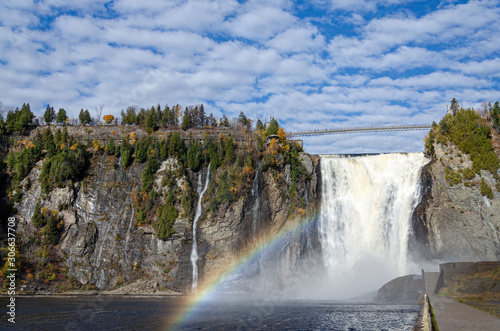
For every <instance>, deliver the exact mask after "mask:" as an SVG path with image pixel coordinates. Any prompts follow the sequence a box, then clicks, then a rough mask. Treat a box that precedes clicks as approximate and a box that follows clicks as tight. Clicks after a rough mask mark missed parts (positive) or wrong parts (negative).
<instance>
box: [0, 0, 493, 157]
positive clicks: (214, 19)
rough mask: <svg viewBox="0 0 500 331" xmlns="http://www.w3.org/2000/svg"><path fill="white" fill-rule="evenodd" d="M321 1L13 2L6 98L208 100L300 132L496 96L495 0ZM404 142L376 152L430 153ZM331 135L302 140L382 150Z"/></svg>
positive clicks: (8, 10)
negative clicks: (414, 4) (428, 2)
mask: <svg viewBox="0 0 500 331" xmlns="http://www.w3.org/2000/svg"><path fill="white" fill-rule="evenodd" d="M320 2H321V1H316V2H314V3H315V5H313V6H312V7H311V6H310V7H308V10H310V11H312V13H311V12H301V11H300V9H301V8H304V7H307V6H308V5H307V4H301V5H298V4H296V3H295V2H293V1H290V0H276V1H265V0H249V1H245V2H241V3H240V2H237V1H234V0H225V1H210V0H206V1H205V0H175V1H174V0H172V1H149V0H148V1H142V2H137V1H131V0H117V1H114V2H106V1H104V0H102V1H91V0H85V1H79V2H74V1H70V0H50V1H49V0H45V1H37V2H36V3H35V2H33V1H30V0H22V1H4V2H3V3H2V4H1V5H0V22H2V26H0V77H2V80H0V100H2V102H3V103H4V104H5V105H7V106H14V107H15V106H19V105H21V104H22V103H23V102H30V103H31V105H32V108H33V109H34V110H35V112H41V111H42V110H43V109H44V107H45V105H46V104H47V103H50V104H51V105H54V107H64V108H66V109H67V110H68V111H69V112H70V116H73V117H75V116H76V115H77V113H78V111H79V109H80V108H82V107H83V108H88V109H93V108H94V107H95V106H97V105H99V104H105V111H107V112H109V113H112V114H114V115H119V111H120V110H121V109H122V108H125V107H127V106H128V105H133V104H135V105H139V106H140V107H150V106H151V105H156V104H157V103H161V104H162V105H163V104H165V103H169V104H176V103H180V104H181V105H183V106H186V105H190V104H196V103H204V104H205V106H206V108H207V112H213V113H215V114H217V115H220V114H221V113H222V112H224V113H226V114H228V115H230V116H238V114H239V113H240V112H241V111H243V112H245V113H246V114H247V115H249V116H250V117H251V118H257V117H260V118H262V119H267V118H268V116H269V115H272V116H275V117H277V118H279V119H280V122H281V123H282V124H283V125H284V126H285V129H287V130H292V131H297V130H306V129H324V128H330V127H341V126H363V125H380V124H390V123H410V124H413V123H415V124H416V123H430V122H432V121H433V120H436V121H438V120H439V119H440V117H442V116H443V115H444V113H445V112H446V105H447V104H449V101H450V100H451V99H452V98H453V97H455V98H457V99H458V100H459V101H461V102H462V103H463V105H464V106H477V105H478V104H480V102H481V101H483V100H487V101H493V102H494V101H495V100H496V99H498V95H499V94H498V93H499V87H498V77H500V62H499V60H498V52H499V51H500V43H498V36H499V35H500V26H498V25H497V24H496V22H498V19H499V18H500V12H499V10H500V9H499V8H497V6H496V5H497V1H469V2H468V3H466V4H459V5H453V4H447V5H443V6H441V7H439V8H438V9H436V10H431V11H430V12H429V13H428V14H426V15H423V16H420V17H416V16H414V15H413V14H412V13H411V6H407V5H405V9H404V10H403V9H401V8H400V7H399V6H398V4H400V3H402V1H399V0H394V1H391V2H383V1H379V0H376V1H368V0H354V1H328V2H326V1H322V2H321V3H320ZM105 3H106V4H107V6H108V7H109V8H110V9H108V8H106V7H105V6H104V4H105ZM408 3H411V1H410V2H405V4H408ZM326 6H328V8H329V10H331V11H329V10H323V9H321V8H325V7H326ZM382 7H384V8H388V9H387V11H386V12H384V11H382V10H379V9H380V8H382ZM318 8H320V10H319V9H318ZM392 9H394V11H392ZM318 10H319V11H318ZM368 11H371V13H369V14H367V12H368ZM309 14H311V15H309ZM52 19H53V20H52ZM353 25H354V26H355V27H354V28H353ZM404 137H408V138H404ZM404 137H399V138H393V137H392V136H391V138H390V139H389V137H388V138H387V139H385V138H381V140H380V142H381V143H380V144H379V146H378V148H379V149H381V150H382V149H383V150H386V151H390V150H391V149H392V150H393V151H395V150H398V149H400V148H401V145H400V144H398V139H399V140H400V141H404V145H405V146H406V147H408V148H409V149H411V148H414V149H419V148H421V146H422V139H421V137H420V136H418V135H417V134H416V135H414V136H413V135H409V136H404ZM328 139H330V140H328ZM331 139H332V137H324V138H321V140H320V139H319V138H318V140H314V139H312V140H310V141H311V143H307V144H306V146H308V147H307V148H308V149H309V150H310V151H319V150H321V149H326V150H328V149H332V150H334V149H335V150H336V149H339V148H340V147H341V148H340V150H342V151H344V152H349V151H351V152H354V151H359V152H363V151H376V149H377V144H375V143H373V142H372V141H370V139H373V136H366V137H362V138H360V137H357V138H356V137H355V136H344V137H342V138H335V139H340V140H334V141H336V142H335V143H331V141H332V140H331ZM358 144H359V146H357V145H358ZM339 152H341V151H339Z"/></svg>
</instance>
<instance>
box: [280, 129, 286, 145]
mask: <svg viewBox="0 0 500 331" xmlns="http://www.w3.org/2000/svg"><path fill="white" fill-rule="evenodd" d="M278 138H279V139H280V143H281V144H282V145H285V143H286V133H285V130H283V128H279V130H278Z"/></svg>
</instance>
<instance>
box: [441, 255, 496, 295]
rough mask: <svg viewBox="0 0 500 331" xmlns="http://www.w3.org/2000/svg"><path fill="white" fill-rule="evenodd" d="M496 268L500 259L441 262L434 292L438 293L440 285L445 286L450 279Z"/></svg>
mask: <svg viewBox="0 0 500 331" xmlns="http://www.w3.org/2000/svg"><path fill="white" fill-rule="evenodd" d="M498 268H500V261H483V262H450V263H442V264H440V265H439V271H440V274H439V280H438V282H437V285H436V290H435V293H438V292H439V290H440V289H441V288H442V287H445V286H447V285H448V284H449V282H450V281H452V280H454V279H456V278H457V277H460V276H464V275H473V274H476V273H480V272H486V271H491V270H495V269H498Z"/></svg>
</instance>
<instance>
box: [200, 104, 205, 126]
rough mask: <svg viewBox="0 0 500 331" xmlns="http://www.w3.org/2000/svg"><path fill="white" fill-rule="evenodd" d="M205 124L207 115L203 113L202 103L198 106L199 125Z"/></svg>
mask: <svg viewBox="0 0 500 331" xmlns="http://www.w3.org/2000/svg"><path fill="white" fill-rule="evenodd" d="M206 125H207V116H206V115H205V107H204V106H203V104H201V106H200V125H199V126H200V127H202V128H203V127H205V126H206Z"/></svg>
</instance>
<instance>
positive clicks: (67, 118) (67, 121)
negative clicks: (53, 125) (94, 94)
mask: <svg viewBox="0 0 500 331" xmlns="http://www.w3.org/2000/svg"><path fill="white" fill-rule="evenodd" d="M64 122H65V123H66V124H68V123H69V117H68V116H66V120H65V121H64Z"/></svg>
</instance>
